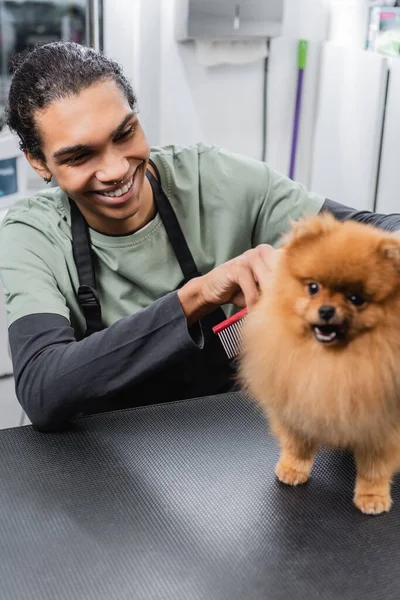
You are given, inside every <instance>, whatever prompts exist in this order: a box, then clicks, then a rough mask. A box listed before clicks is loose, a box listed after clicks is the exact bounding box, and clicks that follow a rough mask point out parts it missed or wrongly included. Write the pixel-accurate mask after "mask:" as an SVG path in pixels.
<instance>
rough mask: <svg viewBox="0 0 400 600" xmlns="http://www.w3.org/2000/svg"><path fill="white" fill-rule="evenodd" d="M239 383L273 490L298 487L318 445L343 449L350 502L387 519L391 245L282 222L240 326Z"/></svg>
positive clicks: (393, 381) (399, 407) (369, 235)
mask: <svg viewBox="0 0 400 600" xmlns="http://www.w3.org/2000/svg"><path fill="white" fill-rule="evenodd" d="M321 306H323V307H324V308H323V309H322V315H323V316H325V319H323V318H322V317H321V311H320V310H319V309H320V307H321ZM332 309H334V310H335V313H334V316H332V317H331V318H330V319H329V320H327V319H326V317H327V316H329V314H331V313H332ZM324 311H325V312H324ZM239 378H240V381H241V383H242V385H243V386H244V387H245V389H247V391H248V392H249V393H250V394H251V395H252V396H253V397H254V398H255V399H256V400H257V401H258V402H259V404H260V405H261V407H262V408H263V409H264V410H265V412H266V414H267V417H268V420H269V423H270V426H271V429H272V431H273V432H274V434H275V435H276V436H277V438H278V441H279V444H280V448H281V454H280V459H279V462H278V464H277V466H276V475H277V477H278V478H279V480H280V481H282V482H284V483H287V484H290V485H297V484H300V483H304V482H305V481H307V480H308V478H309V476H310V471H311V468H312V463H313V459H314V456H315V453H316V451H317V449H318V447H319V446H320V445H325V446H328V447H332V448H344V449H348V450H351V451H352V452H353V454H354V457H355V461H356V467H357V477H356V485H355V493H354V503H355V505H356V506H357V507H358V508H359V509H360V510H361V511H363V512H364V513H368V514H379V513H381V512H384V511H388V510H389V509H390V506H391V496H390V484H391V479H392V476H393V474H394V473H395V472H396V471H397V470H398V468H399V466H400V239H399V238H398V237H396V235H395V234H390V233H387V232H384V231H379V230H378V229H376V228H374V227H372V226H369V225H365V224H360V223H356V222H353V221H346V222H345V223H339V222H338V221H336V220H335V219H334V218H333V217H331V216H328V215H320V216H317V217H311V218H307V219H305V220H303V221H300V222H298V223H296V224H294V226H293V228H292V230H291V232H290V233H289V234H288V236H287V237H286V239H285V240H284V243H283V250H282V252H281V256H280V257H279V259H278V263H277V266H276V269H275V270H274V272H273V276H272V277H271V281H270V286H269V288H268V289H264V290H262V294H261V299H260V301H259V302H258V304H257V305H256V307H255V308H254V309H253V310H251V311H250V312H249V316H248V318H247V322H246V323H245V325H244V331H243V350H242V354H241V356H240V359H239Z"/></svg>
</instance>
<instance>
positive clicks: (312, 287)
mask: <svg viewBox="0 0 400 600" xmlns="http://www.w3.org/2000/svg"><path fill="white" fill-rule="evenodd" d="M318 292H319V285H318V283H309V284H308V293H309V294H310V296H315V294H318Z"/></svg>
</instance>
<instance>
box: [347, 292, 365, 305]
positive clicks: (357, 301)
mask: <svg viewBox="0 0 400 600" xmlns="http://www.w3.org/2000/svg"><path fill="white" fill-rule="evenodd" d="M348 299H349V300H350V302H351V303H352V304H354V306H362V305H363V304H365V298H363V297H362V296H360V295H359V294H351V296H349V297H348Z"/></svg>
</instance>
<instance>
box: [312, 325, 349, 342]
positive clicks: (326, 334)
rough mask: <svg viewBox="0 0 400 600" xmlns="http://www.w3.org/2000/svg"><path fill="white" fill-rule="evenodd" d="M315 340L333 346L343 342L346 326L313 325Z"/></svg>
mask: <svg viewBox="0 0 400 600" xmlns="http://www.w3.org/2000/svg"><path fill="white" fill-rule="evenodd" d="M312 330H313V332H314V335H315V339H316V340H317V341H318V342H321V343H322V344H331V343H333V342H337V341H339V340H343V339H344V338H345V335H346V329H345V326H344V325H313V326H312Z"/></svg>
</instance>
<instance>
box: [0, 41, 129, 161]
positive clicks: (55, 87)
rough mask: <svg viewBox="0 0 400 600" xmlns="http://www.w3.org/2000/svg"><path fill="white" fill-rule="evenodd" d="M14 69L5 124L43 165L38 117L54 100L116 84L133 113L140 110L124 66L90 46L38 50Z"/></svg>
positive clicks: (60, 44) (59, 45) (50, 46)
mask: <svg viewBox="0 0 400 600" xmlns="http://www.w3.org/2000/svg"><path fill="white" fill-rule="evenodd" d="M12 69H13V70H14V74H13V78H12V81H11V86H10V91H9V94H8V102H7V106H6V110H5V124H6V125H8V127H9V128H10V129H11V131H14V132H15V133H16V134H17V135H18V137H19V140H20V148H21V150H23V151H27V152H28V153H29V154H30V155H31V156H32V157H34V158H36V159H39V160H42V161H44V160H45V157H44V154H43V150H42V141H41V138H40V132H39V131H38V128H37V125H36V123H35V118H34V117H35V112H36V111H37V110H40V109H43V108H45V107H46V106H47V105H48V104H50V103H51V102H53V101H54V100H61V99H62V98H66V97H68V96H72V95H75V94H79V92H81V91H82V90H83V89H86V88H88V87H89V86H91V85H92V84H94V83H97V82H99V81H107V80H114V81H115V83H116V84H117V85H118V86H119V87H120V89H121V90H122V91H123V92H124V94H125V96H126V98H127V100H128V102H129V106H130V107H131V108H132V110H135V111H136V110H137V98H136V96H135V93H134V91H133V89H132V86H131V84H130V83H129V81H128V79H127V78H126V77H125V75H124V73H123V71H122V68H121V66H120V65H119V64H118V63H116V62H114V61H113V60H111V59H109V58H107V57H106V56H104V54H102V53H100V52H96V51H95V50H93V49H92V48H88V47H87V46H81V45H80V44H76V43H74V42H53V43H50V44H44V45H42V46H37V47H36V48H34V49H33V50H32V51H31V52H29V53H22V54H19V55H16V56H15V57H14V58H13V62H12Z"/></svg>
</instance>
